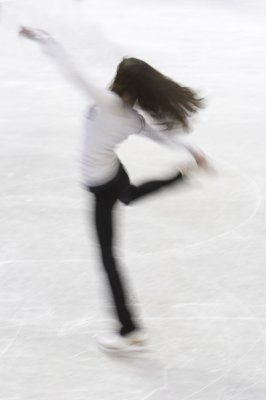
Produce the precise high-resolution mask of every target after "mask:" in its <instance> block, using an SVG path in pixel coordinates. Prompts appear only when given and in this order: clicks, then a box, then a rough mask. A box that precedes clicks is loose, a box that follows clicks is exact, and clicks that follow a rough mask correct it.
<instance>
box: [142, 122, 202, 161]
mask: <svg viewBox="0 0 266 400" xmlns="http://www.w3.org/2000/svg"><path fill="white" fill-rule="evenodd" d="M140 119H141V126H142V129H141V130H140V132H139V134H140V135H142V136H144V137H147V138H149V139H151V140H153V141H155V142H157V143H159V144H162V145H164V146H167V147H168V148H171V149H175V148H178V147H183V148H185V149H186V150H187V151H188V152H189V153H190V154H192V156H193V157H196V156H197V155H199V154H203V153H202V151H201V150H200V149H199V147H197V146H195V145H192V144H191V143H190V142H189V141H188V140H186V139H184V138H182V137H179V136H177V135H171V134H169V132H165V133H162V132H160V131H158V130H156V129H155V128H153V127H152V126H151V125H149V124H148V123H147V122H146V121H145V119H144V118H143V117H142V116H140Z"/></svg>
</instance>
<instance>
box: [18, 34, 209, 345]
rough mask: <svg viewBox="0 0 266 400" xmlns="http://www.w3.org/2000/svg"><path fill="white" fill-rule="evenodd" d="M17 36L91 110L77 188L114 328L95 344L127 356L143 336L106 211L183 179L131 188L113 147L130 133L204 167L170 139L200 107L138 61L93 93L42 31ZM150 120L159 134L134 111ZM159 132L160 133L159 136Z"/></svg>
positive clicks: (200, 157)
mask: <svg viewBox="0 0 266 400" xmlns="http://www.w3.org/2000/svg"><path fill="white" fill-rule="evenodd" d="M20 33H21V34H22V35H24V36H26V37H27V38H30V39H33V40H36V41H37V42H39V43H40V44H41V46H42V48H43V50H45V52H46V53H47V54H49V55H50V56H52V57H53V58H54V59H55V60H56V61H57V62H58V63H59V64H60V65H61V67H62V68H63V71H64V72H65V73H66V75H67V76H68V77H69V78H70V79H71V80H72V81H74V82H75V83H76V85H78V86H79V87H80V89H82V90H83V92H85V94H86V95H87V97H88V98H90V99H92V100H93V101H94V102H95V104H94V105H93V106H92V107H91V108H90V109H89V112H88V115H87V120H86V129H85V141H84V147H83V150H82V152H83V155H82V165H83V179H84V185H85V187H86V188H87V190H88V191H90V192H91V193H92V194H93V195H94V198H95V209H94V224H95V228H96V233H97V238H98V242H99V248H100V255H101V260H102V265H103V268H104V271H105V273H106V277H107V279H108V282H109V285H110V290H111V295H112V298H113V303H114V306H115V310H116V314H117V318H118V320H119V323H120V326H119V329H117V332H113V333H111V334H110V335H104V336H100V337H98V343H99V344H100V345H101V346H102V347H103V348H104V349H106V350H121V349H132V348H136V347H140V348H141V346H143V345H145V343H146V341H147V339H148V335H147V331H146V329H145V328H143V327H142V326H141V324H140V323H139V322H137V321H136V318H135V317H134V315H133V311H132V310H131V309H130V306H129V303H128V299H127V291H126V290H125V287H126V286H125V282H123V280H122V277H121V273H120V271H119V267H118V263H117V260H116V258H115V255H114V249H113V232H114V226H113V225H114V221H113V210H114V208H115V205H116V204H117V202H118V200H119V201H120V202H122V203H124V204H126V205H127V204H131V203H133V202H134V201H137V200H138V199H140V198H143V197H144V196H147V195H150V194H152V193H155V192H157V191H158V190H160V189H163V188H166V187H169V186H170V185H172V186H173V185H176V184H178V183H180V182H182V181H184V178H185V177H186V172H184V170H183V171H182V170H181V171H176V172H175V174H174V175H173V176H172V177H171V178H169V179H164V180H155V181H150V182H146V183H143V184H141V185H139V186H135V185H133V184H131V183H130V180H129V177H128V174H127V172H126V170H125V168H124V166H123V165H122V163H121V162H120V160H119V159H118V157H117V155H116V153H115V148H116V147H117V145H119V144H120V143H122V142H123V141H124V140H126V139H127V138H128V137H129V136H130V135H131V134H137V135H144V136H146V137H149V138H150V139H152V140H155V141H156V142H159V143H161V144H166V145H168V146H170V147H173V146H183V147H185V148H186V149H187V150H188V152H189V153H190V154H191V155H192V156H193V158H194V160H195V162H196V163H194V164H195V165H196V166H198V167H206V166H207V164H208V162H207V159H206V157H205V155H204V153H203V152H202V151H201V150H200V149H199V148H197V147H195V146H193V145H191V144H190V143H189V142H188V141H184V140H183V139H181V138H179V137H178V135H176V136H177V137H176V136H174V135H173V134H172V132H173V130H174V128H176V127H178V126H180V127H181V128H183V130H184V131H188V130H189V127H190V124H189V119H190V116H192V114H194V113H196V112H197V111H198V110H199V109H200V108H201V107H202V105H203V102H202V99H201V98H199V97H198V95H197V94H196V93H195V92H194V91H193V90H191V89H189V88H187V87H184V86H181V85H179V84H178V83H176V82H174V81H173V80H171V79H169V78H168V77H166V76H164V75H163V74H161V73H160V72H159V71H157V70H156V69H154V68H153V67H151V66H150V65H149V64H147V63H146V62H144V61H142V60H139V59H136V58H123V60H122V61H121V62H120V64H119V65H118V67H117V71H116V75H115V77H114V79H113V81H112V83H111V85H110V87H109V89H103V88H100V87H97V86H96V85H94V84H93V83H92V82H93V80H92V79H88V78H87V77H85V76H83V74H82V73H81V72H80V71H79V70H78V68H77V67H76V66H75V64H73V62H72V60H71V58H70V57H69V56H68V55H67V53H66V52H65V50H64V49H63V48H62V47H61V46H60V45H59V44H58V43H57V42H56V41H55V40H54V39H53V38H52V37H51V36H50V35H49V34H48V33H46V32H45V31H42V30H36V29H31V28H25V27H22V28H21V30H20ZM136 108H137V109H139V110H140V111H142V112H144V113H146V114H147V115H149V116H150V117H152V119H153V121H155V122H157V124H158V125H159V126H161V128H160V129H159V127H157V128H156V127H154V126H152V125H150V124H148V123H147V122H146V120H145V118H144V116H143V115H141V114H140V113H139V112H138V111H137V109H136ZM162 128H163V129H162Z"/></svg>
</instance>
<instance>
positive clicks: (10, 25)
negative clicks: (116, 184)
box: [0, 0, 266, 400]
mask: <svg viewBox="0 0 266 400" xmlns="http://www.w3.org/2000/svg"><path fill="white" fill-rule="evenodd" d="M265 16H266V3H265V2H264V1H262V0H261V1H258V0H231V1H228V0H224V1H222V0H212V1H211V0H186V1H185V0H180V1H174V0H172V1H171V0H164V1H162V0H161V1H159V0H157V1H151V0H135V1H129V0H108V1H107V0H105V1H104V0H80V1H78V0H76V1H74V0H45V1H43V2H41V1H37V0H20V1H8V0H5V1H1V4H0V56H1V67H0V155H1V161H0V163H1V164H0V165H1V170H0V175H1V198H0V201H1V207H0V214H1V219H0V221H1V224H0V230H1V254H0V277H1V279H0V288H1V290H0V399H1V400H85V399H86V400H88V399H89V400H90V399H92V400H113V399H116V400H120V399H121V400H122V399H123V400H125V399H127V400H148V399H149V400H177V399H178V400H188V399H191V400H214V399H215V400H265V399H266V378H265V375H266V374H265V368H266V367H265V356H266V355H265V340H266V337H265V329H266V272H265V268H266V261H265V260H266V250H265V236H266V227H265V215H266V202H265V198H266V197H265V194H266V178H265V176H266V163H265V152H266V137H265V134H266V132H265V106H266V94H265V83H266V55H265V46H266V37H265V32H266V28H265ZM21 24H24V25H30V26H34V27H37V28H38V27H40V28H43V29H46V30H48V31H50V32H51V33H52V34H53V35H54V36H55V37H56V38H57V39H58V40H60V41H61V42H62V43H63V44H64V46H65V47H66V48H67V49H68V50H69V51H70V52H71V54H72V55H73V57H75V58H76V60H77V62H79V63H80V64H81V65H82V66H83V68H85V69H86V68H87V69H88V71H89V72H90V75H92V76H94V77H95V82H97V83H98V84H100V85H103V86H106V85H107V84H108V82H110V80H111V79H112V77H113V74H114V71H115V67H116V65H117V63H118V62H119V60H120V59H121V57H122V56H124V55H132V56H135V57H139V58H143V59H145V60H146V61H147V62H149V63H151V64H152V65H154V66H155V67H156V68H158V69H160V70H161V71H162V72H164V73H165V74H167V75H169V76H171V77H172V78H174V79H176V80H177V81H179V82H181V83H183V84H186V85H189V86H191V87H194V88H196V89H198V90H200V91H201V93H202V95H203V96H205V97H206V99H207V103H208V106H207V108H206V109H205V110H204V111H203V112H201V114H200V115H199V118H198V121H197V123H196V125H195V130H194V132H193V133H192V134H191V139H192V140H193V141H195V143H197V144H198V145H200V146H201V147H202V148H203V149H204V150H205V152H206V153H207V154H208V155H209V156H210V157H211V159H212V162H213V164H214V165H215V168H216V174H210V175H204V174H200V175H199V176H198V177H197V178H196V181H195V182H191V184H190V185H188V187H186V188H183V189H182V190H181V189H179V188H173V189H171V190H169V191H166V192H162V193H161V194H158V195H157V196H154V197H153V198H150V199H146V200H145V201H143V202H140V203H139V204H136V206H132V207H128V208H125V207H122V206H119V208H118V210H117V218H118V220H119V224H118V228H119V229H118V232H117V235H118V236H119V238H118V239H119V240H118V241H117V252H118V257H119V260H120V263H121V268H122V270H123V271H124V274H125V275H126V278H127V280H128V282H130V284H129V286H130V302H131V304H132V306H134V307H135V309H136V310H137V311H138V313H139V317H140V319H141V321H142V322H143V323H144V324H145V326H146V328H147V329H148V331H149V333H150V335H151V346H152V350H151V352H150V353H146V354H140V355H138V354H132V355H130V356H129V355H124V356H121V355H120V356H118V355H117V356H107V355H105V354H102V353H100V352H99V350H98V349H97V347H96V346H95V340H94V336H95V335H96V334H98V333H100V332H105V331H107V330H109V329H112V327H113V326H114V320H113V314H112V312H113V310H112V307H111V306H110V302H109V297H108V291H107V288H106V286H105V281H104V276H103V275H102V273H101V272H99V271H101V266H100V265H99V260H98V253H97V244H96V240H95V237H94V231H93V228H92V226H91V220H90V218H91V216H92V199H91V197H90V196H89V194H88V193H86V192H85V191H83V189H82V188H81V186H80V183H79V169H78V148H79V144H80V137H81V132H82V113H83V112H84V110H85V109H86V107H87V99H85V98H84V97H83V96H82V94H80V93H79V92H78V91H77V90H76V89H75V88H74V87H72V86H71V84H69V83H68V82H67V81H65V80H64V79H63V78H62V77H61V75H60V73H59V71H58V69H57V68H56V66H55V65H53V63H51V61H50V60H49V59H47V58H45V56H44V55H43V54H42V53H41V52H40V50H39V49H38V46H37V45H36V44H35V43H32V42H28V41H26V40H23V39H20V38H19V37H18V35H17V31H18V27H19V25H21ZM119 156H120V157H121V159H122V161H123V163H124V164H125V165H126V167H127V169H128V171H129V174H130V176H131V178H132V181H134V182H140V181H143V180H145V179H148V178H153V177H154V178H155V177H163V176H168V175H170V174H171V173H172V171H173V170H175V168H176V167H177V166H178V165H179V163H180V162H181V161H182V160H183V159H185V158H186V155H185V154H183V153H181V152H171V151H167V150H166V149H165V148H160V147H159V146H157V145H155V144H153V143H152V142H150V141H145V140H144V139H143V140H141V139H137V138H132V139H130V140H129V141H128V142H126V143H125V144H124V145H123V146H121V148H120V149H119Z"/></svg>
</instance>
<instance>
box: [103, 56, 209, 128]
mask: <svg viewBox="0 0 266 400" xmlns="http://www.w3.org/2000/svg"><path fill="white" fill-rule="evenodd" d="M110 90H112V91H113V92H115V93H117V94H118V95H119V96H120V97H122V96H123V95H128V96H129V97H130V99H131V100H132V101H133V103H135V104H136V106H138V107H140V109H142V110H143V111H145V112H147V113H148V114H149V115H150V116H151V117H152V118H153V119H154V120H155V121H156V122H158V123H159V124H160V125H162V126H163V127H164V128H166V129H173V128H175V127H176V126H178V125H180V124H181V126H182V128H183V129H184V130H189V117H190V116H191V115H192V114H194V113H196V112H197V111H198V110H199V109H200V108H202V107H203V106H204V104H203V99H202V98H200V97H198V95H197V93H196V92H195V91H194V90H192V89H190V88H188V87H185V86H181V85H179V84H178V83H177V82H174V81H173V80H172V79H170V78H168V77H167V76H165V75H163V74H161V73H160V72H159V71H157V70H156V69H154V68H153V67H151V66H150V65H149V64H147V63H146V62H144V61H142V60H139V59H137V58H127V57H125V58H123V60H122V61H121V63H120V64H119V65H118V67H117V71H116V76H115V78H114V80H113V82H112V83H111V85H110Z"/></svg>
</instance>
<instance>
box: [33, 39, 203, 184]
mask: <svg viewBox="0 0 266 400" xmlns="http://www.w3.org/2000/svg"><path fill="white" fill-rule="evenodd" d="M39 42H40V43H41V45H42V48H43V50H44V51H45V53H46V54H48V55H49V56H51V57H53V59H54V60H55V61H56V62H57V63H58V64H59V65H60V66H61V67H62V68H63V72H64V73H65V75H66V76H67V77H68V78H69V79H71V81H73V82H74V83H75V84H76V86H78V87H79V88H80V89H81V90H82V91H83V92H84V93H85V95H86V96H87V97H88V98H90V99H91V100H93V101H95V105H94V106H93V107H91V108H90V110H89V112H88V114H87V118H86V123H85V133H84V141H83V147H82V159H81V165H82V174H83V182H84V184H85V185H86V186H97V185H102V184H104V183H106V182H108V181H109V180H111V179H112V178H113V177H115V175H116V173H117V172H118V169H119V159H118V157H117V155H116V153H115V149H116V147H117V146H118V145H119V144H120V143H122V142H123V141H124V140H126V139H127V138H128V137H129V136H130V135H132V134H140V135H143V136H146V137H148V138H150V139H152V140H155V141H156V142H159V143H161V144H164V145H166V146H169V147H171V148H173V146H174V147H175V146H176V147H178V146H183V147H185V148H186V149H187V150H188V151H189V152H190V153H192V154H193V153H194V151H196V147H195V146H192V145H191V144H190V143H189V142H188V141H187V140H186V141H185V140H184V139H183V138H182V139H181V138H180V137H177V135H175V136H173V135H169V132H164V133H162V132H160V131H159V130H156V129H154V128H153V127H152V126H151V125H149V124H147V122H146V121H145V119H144V118H143V116H142V115H140V114H139V113H138V112H137V111H136V110H135V109H133V108H132V107H130V106H129V105H127V104H126V103H125V102H124V101H123V100H122V99H121V98H120V97H119V96H118V95H116V94H115V93H113V92H111V91H109V90H107V89H103V88H100V87H97V86H96V85H94V84H93V83H92V79H89V78H88V77H87V76H86V77H85V76H84V75H83V74H82V73H81V72H80V71H79V69H78V68H77V66H76V65H75V64H74V63H73V62H72V60H71V58H70V57H69V56H68V55H67V53H66V52H65V51H64V49H63V48H62V47H61V46H60V45H59V44H58V43H57V42H56V41H55V40H53V39H52V38H50V37H45V36H44V37H41V38H39Z"/></svg>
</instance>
